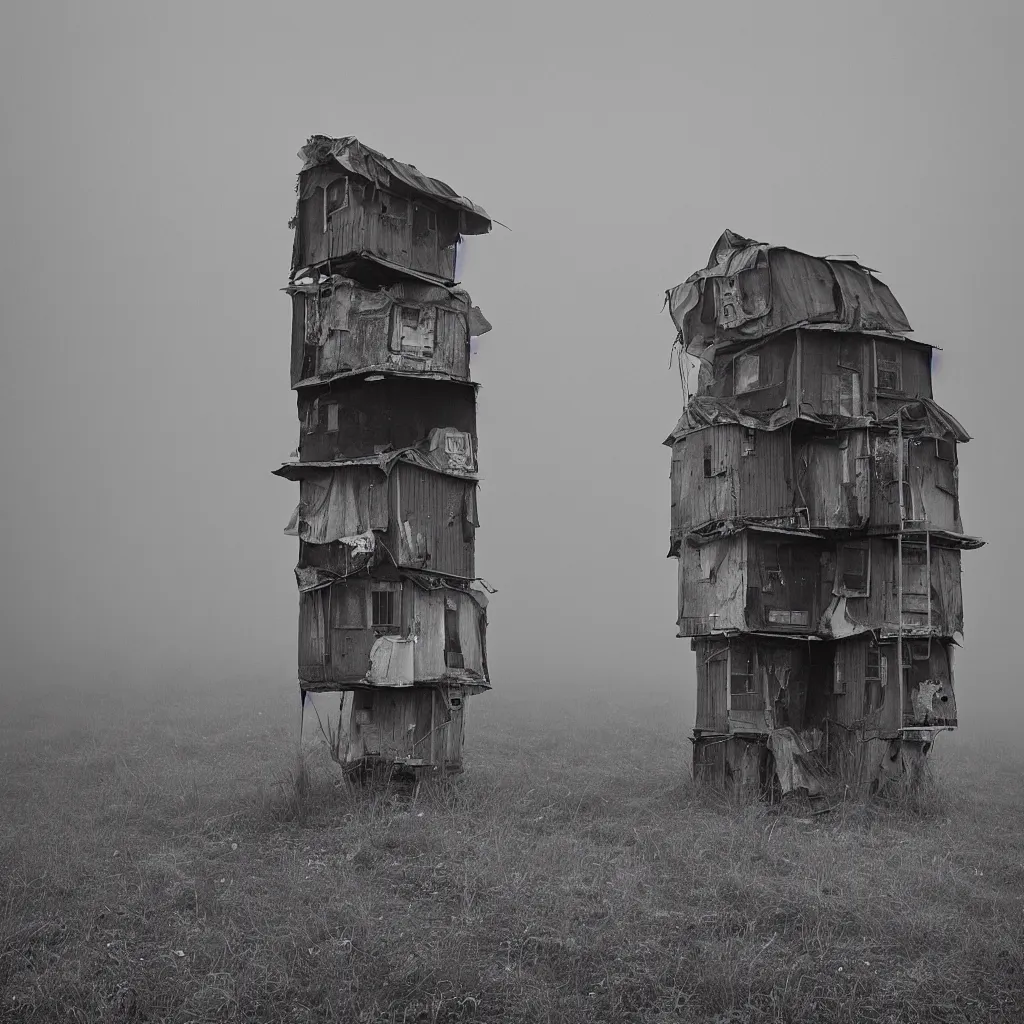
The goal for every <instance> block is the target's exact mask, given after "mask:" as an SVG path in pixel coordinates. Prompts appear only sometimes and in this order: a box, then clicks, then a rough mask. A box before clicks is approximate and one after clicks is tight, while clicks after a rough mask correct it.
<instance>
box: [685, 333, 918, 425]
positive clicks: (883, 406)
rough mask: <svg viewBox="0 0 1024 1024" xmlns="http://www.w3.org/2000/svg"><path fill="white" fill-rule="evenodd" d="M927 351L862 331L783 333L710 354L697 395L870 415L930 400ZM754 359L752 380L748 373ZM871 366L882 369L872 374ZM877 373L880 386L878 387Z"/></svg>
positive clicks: (769, 408)
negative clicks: (706, 377)
mask: <svg viewBox="0 0 1024 1024" xmlns="http://www.w3.org/2000/svg"><path fill="white" fill-rule="evenodd" d="M798 336H799V346H798V345H797V338H798ZM798 347H799V358H798V357H797V351H798ZM931 351H932V350H931V349H930V348H929V347H928V346H927V345H921V344H916V343H914V342H910V341H906V342H895V341H890V340H887V339H884V338H875V337H873V336H870V335H863V334H850V333H839V332H834V331H814V330H807V329H801V330H799V331H787V332H785V333H783V334H780V335H778V336H777V337H774V338H771V339H769V340H768V341H765V342H761V343H759V344H756V345H751V346H750V347H749V348H744V349H743V350H742V351H737V349H736V348H735V346H730V347H725V348H723V349H722V350H720V351H719V352H717V353H715V355H714V358H713V364H712V377H713V380H712V381H711V382H709V383H708V384H707V385H706V386H705V387H704V389H703V390H702V392H701V393H705V394H709V395H714V396H716V397H719V398H735V400H736V404H737V406H738V407H739V408H740V409H741V410H742V411H744V412H750V413H764V412H774V411H776V410H778V409H782V408H783V407H785V406H786V405H789V406H791V407H792V408H793V409H794V410H796V409H797V408H799V409H800V410H801V411H803V412H807V413H811V414H813V415H816V416H825V417H827V416H863V415H866V414H868V413H869V412H873V413H875V414H876V415H877V416H879V417H884V416H888V415H889V414H890V413H892V412H894V411H895V410H896V408H897V406H898V405H900V404H901V403H905V402H908V401H912V400H914V399H917V398H931V397H932V383H931ZM754 357H756V358H757V361H758V374H757V380H756V382H752V375H751V368H752V366H753V363H752V362H751V360H752V359H753V358H754ZM876 364H878V365H880V366H881V367H882V372H881V373H879V374H877V375H876V370H875V367H876ZM887 366H888V367H889V370H888V373H886V367H887ZM876 376H878V377H881V384H882V385H885V386H881V387H880V386H878V385H877V384H876ZM744 387H746V388H747V390H744ZM798 390H799V396H798V395H797V391H798ZM798 397H799V403H798Z"/></svg>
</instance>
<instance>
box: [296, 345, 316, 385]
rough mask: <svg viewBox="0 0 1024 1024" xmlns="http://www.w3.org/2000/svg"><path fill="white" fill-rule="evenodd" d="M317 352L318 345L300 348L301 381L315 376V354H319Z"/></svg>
mask: <svg viewBox="0 0 1024 1024" xmlns="http://www.w3.org/2000/svg"><path fill="white" fill-rule="evenodd" d="M319 351H320V346H319V345H303V346H302V374H301V379H302V380H307V379H308V378H309V377H315V376H316V370H317V354H318V353H319Z"/></svg>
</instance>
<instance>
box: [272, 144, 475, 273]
mask: <svg viewBox="0 0 1024 1024" xmlns="http://www.w3.org/2000/svg"><path fill="white" fill-rule="evenodd" d="M299 158H300V159H301V160H302V170H301V171H300V172H299V180H298V186H297V189H296V191H297V194H298V201H297V204H296V210H295V219H294V221H293V226H294V228H295V244H294V248H293V253H292V275H293V277H296V276H300V274H301V272H302V271H303V270H305V269H307V268H310V267H316V268H322V269H324V270H325V271H326V272H327V273H328V274H331V273H334V272H341V273H345V274H347V276H350V277H357V278H359V279H361V280H363V281H368V282H371V283H380V282H383V281H400V280H403V279H409V278H416V277H420V278H426V279H427V280H433V281H439V282H447V283H452V282H453V281H454V279H455V265H456V248H457V246H458V243H459V240H460V238H461V237H462V236H463V235H479V234H485V233H486V232H488V231H490V229H491V219H490V217H488V215H487V213H486V212H485V211H484V210H482V209H481V208H480V207H479V206H477V205H476V204H475V203H473V202H471V201H470V200H468V199H465V198H464V197H462V196H460V195H458V194H457V193H455V192H454V191H453V190H452V189H451V188H450V187H449V186H448V185H446V184H445V183H444V182H443V181H438V180H437V179H436V178H430V177H427V175H425V174H423V173H421V172H420V171H418V170H417V169H416V168H415V167H413V166H412V164H405V163H401V162H400V161H398V160H392V159H390V158H389V157H386V156H384V154H383V153H379V152H377V150H374V149H371V148H370V147H369V146H364V145H363V144H362V143H361V142H359V141H358V140H357V139H354V138H351V137H348V138H343V139H329V138H326V137H325V136H323V135H314V136H313V137H312V138H311V139H310V140H309V142H308V143H307V144H306V145H305V146H304V147H303V148H302V149H301V150H300V151H299Z"/></svg>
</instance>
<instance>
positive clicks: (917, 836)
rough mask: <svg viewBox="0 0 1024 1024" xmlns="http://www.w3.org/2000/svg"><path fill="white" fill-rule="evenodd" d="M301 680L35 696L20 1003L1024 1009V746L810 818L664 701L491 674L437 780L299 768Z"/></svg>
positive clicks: (29, 1010) (363, 1008) (4, 848)
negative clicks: (590, 697)
mask: <svg viewBox="0 0 1024 1024" xmlns="http://www.w3.org/2000/svg"><path fill="white" fill-rule="evenodd" d="M292 696H293V695H292V694H290V693H285V694H280V695H268V694H262V695H260V694H257V695H255V696H254V695H253V694H251V693H234V694H230V695H228V694H223V693H221V694H220V695H218V696H217V697H214V696H212V695H207V696H204V697H198V698H196V697H192V698H189V699H188V700H187V701H186V700H185V699H179V700H178V701H177V702H175V700H174V699H173V698H170V697H164V698H162V701H161V702H154V701H152V700H150V701H148V702H147V701H145V700H143V698H142V697H137V698H132V697H131V696H125V697H124V698H123V700H119V701H117V702H114V701H110V702H109V705H108V706H107V707H106V708H105V710H104V711H103V713H102V714H99V713H97V714H95V715H93V716H92V717H91V718H89V720H88V721H85V722H81V721H75V720H74V719H72V718H71V717H70V715H69V714H68V713H64V714H65V717H60V718H57V717H52V716H51V717H49V718H48V717H47V716H46V714H45V712H40V710H39V708H29V707H12V708H10V709H9V710H8V712H7V713H6V714H5V716H4V718H3V725H2V726H0V730H2V732H0V750H2V751H3V755H2V756H3V765H2V770H0V1000H2V1002H0V1020H4V1021H7V1020H10V1021H18V1022H24V1024H36V1022H44V1021H46V1022H49V1021H54V1020H67V1021H83V1022H84V1021H93V1020H102V1021H109V1022H116V1024H136V1022H143V1021H153V1022H156V1021H162V1022H174V1024H189V1022H196V1024H199V1022H215V1021H216V1022H221V1021H239V1022H250V1021H251V1022H255V1021H289V1022H292V1021H294V1022H306V1021H321V1020H344V1021H353V1022H360V1024H374V1022H385V1021H387V1022H398V1021H406V1022H408V1021H431V1022H446V1021H460V1022H474V1021H510V1022H516V1021H522V1022H527V1021H531V1022H532V1021H565V1022H573V1021H578V1022H584V1021H585V1022H593V1021H626V1022H629V1021H637V1022H639V1021H653V1022H666V1024H667V1022H668V1021H678V1020H684V1021H718V1022H737V1024H738V1022H744V1024H748V1022H768V1021H793V1022H815V1024H819V1022H833V1021H835V1022H839V1021H849V1022H854V1021H878V1022H881V1021H900V1022H904V1021H906V1022H911V1021H949V1022H959V1021H964V1022H966V1021H978V1022H980V1021H986V1022H990V1021H1007V1022H1009V1021H1017V1020H1019V1019H1020V1008H1021V1006H1022V1005H1024V915H1022V910H1024V829H1022V827H1021V826H1022V824H1024V822H1022V818H1024V796H1022V794H1021V791H1020V786H1019V783H1018V779H1019V771H1020V767H1021V766H1020V763H1019V761H1017V762H1014V761H1013V760H1012V757H1013V756H1015V755H1004V756H1003V757H1002V759H998V758H994V757H992V756H990V755H985V754H982V753H978V752H976V751H972V750H971V749H969V748H966V747H964V746H963V745H962V744H960V745H957V744H955V743H952V742H951V743H948V744H945V745H944V746H943V747H941V748H940V750H939V751H938V757H937V760H936V764H935V771H934V772H933V773H932V775H931V777H929V778H927V779H926V780H925V781H924V784H923V785H922V787H921V788H920V790H919V791H918V792H917V793H916V794H913V795H910V796H907V795H902V796H901V795H896V794H894V795H891V796H889V797H887V798H886V799H885V800H880V801H876V802H874V803H872V804H870V805H869V804H865V803H863V802H859V801H856V800H853V799H849V800H846V801H842V802H841V803H840V804H839V805H838V806H837V807H836V809H835V810H834V811H833V813H831V814H827V815H821V816H817V817H814V818H812V819H808V818H803V817H793V816H791V815H787V814H781V813H778V811H777V810H775V809H772V808H768V807H764V806H755V807H744V808H737V807H735V806H733V805H732V804H730V803H729V801H727V800H725V799H724V798H722V797H719V796H716V795H715V794H710V793H708V792H706V791H698V790H695V789H694V788H693V787H692V786H691V785H690V783H689V781H688V779H687V777H686V769H685V767H684V765H685V763H686V759H687V755H688V752H689V751H688V744H687V743H686V741H685V739H683V736H684V734H685V729H684V725H683V723H681V722H676V721H675V720H674V719H673V718H672V717H671V716H669V715H667V714H665V712H664V710H663V709H661V710H659V709H654V710H652V711H651V713H650V714H649V715H647V716H646V717H640V713H639V712H638V711H637V708H636V705H635V704H634V705H633V706H632V707H631V709H630V710H629V711H628V712H623V711H620V710H617V709H615V708H608V707H606V708H604V709H602V710H596V711H592V712H591V713H590V717H589V718H588V719H586V720H583V719H580V718H577V717H573V716H572V715H571V714H570V713H569V709H568V708H561V707H559V706H557V705H556V704H555V703H554V702H552V701H551V700H550V699H547V700H545V702H544V709H543V716H541V715H540V714H538V713H536V712H535V711H533V710H531V709H530V708H529V707H527V706H525V705H524V707H521V708H516V707H515V706H514V705H512V704H511V702H509V701H508V700H505V699H503V698H502V697H501V696H500V695H499V694H492V695H490V696H487V697H484V698H482V699H479V700H477V702H476V703H475V704H474V707H473V709H472V715H471V719H470V723H471V724H470V729H469V743H468V754H467V771H466V773H465V774H464V775H462V776H459V777H455V778H448V779H437V780H432V781H428V782H425V783H424V784H423V785H422V786H421V787H420V788H419V790H418V791H417V792H415V794H414V792H413V790H412V789H411V787H409V786H408V785H405V784H403V783H401V782H400V781H399V780H397V779H392V778H387V777H382V778H371V779H367V780H364V781H360V780H357V779H348V780H341V779H338V778H337V777H335V776H331V775H329V774H328V773H326V772H316V771H314V772H310V773H308V774H307V775H305V776H303V775H299V774H298V773H297V772H296V770H295V767H294V764H293V763H290V761H289V758H290V756H291V751H292V750H293V737H292V736H290V735H289V731H288V730H289V728H290V725H291V722H292V718H291V716H290V714H289V705H290V704H291V703H292ZM80 704H81V702H75V703H74V704H73V705H71V706H73V707H77V706H80Z"/></svg>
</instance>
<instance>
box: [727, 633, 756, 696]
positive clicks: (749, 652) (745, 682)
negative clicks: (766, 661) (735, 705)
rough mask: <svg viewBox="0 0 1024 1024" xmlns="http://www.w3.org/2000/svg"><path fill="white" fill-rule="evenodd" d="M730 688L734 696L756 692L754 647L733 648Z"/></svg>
mask: <svg viewBox="0 0 1024 1024" xmlns="http://www.w3.org/2000/svg"><path fill="white" fill-rule="evenodd" d="M731 661H732V667H731V671H730V673H729V690H730V692H731V693H732V695H733V696H734V697H736V696H739V695H741V694H744V693H753V692H754V648H753V647H752V646H746V645H744V646H736V647H734V648H733V649H732V658H731Z"/></svg>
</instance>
